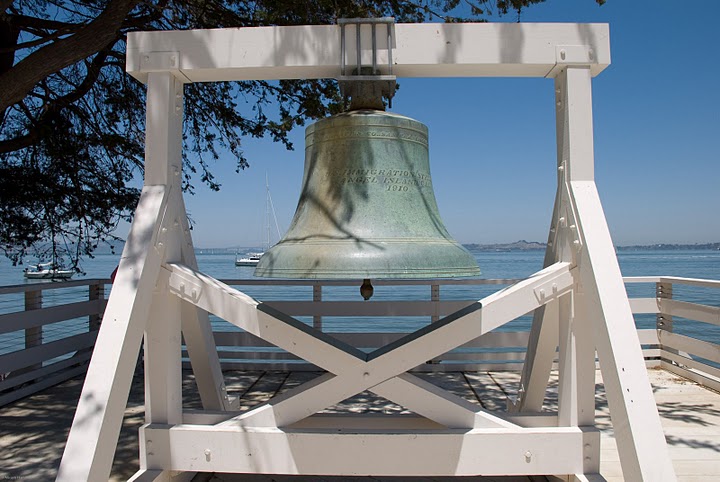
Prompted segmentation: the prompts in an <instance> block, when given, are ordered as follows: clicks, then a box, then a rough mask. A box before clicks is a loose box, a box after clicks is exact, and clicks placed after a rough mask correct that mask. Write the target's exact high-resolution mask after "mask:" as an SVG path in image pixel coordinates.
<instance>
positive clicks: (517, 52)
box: [127, 22, 610, 82]
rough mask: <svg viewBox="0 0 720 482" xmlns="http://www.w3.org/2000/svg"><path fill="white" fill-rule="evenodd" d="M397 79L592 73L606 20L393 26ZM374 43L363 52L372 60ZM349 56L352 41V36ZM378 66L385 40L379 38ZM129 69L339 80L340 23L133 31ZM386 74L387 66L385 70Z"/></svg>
mask: <svg viewBox="0 0 720 482" xmlns="http://www.w3.org/2000/svg"><path fill="white" fill-rule="evenodd" d="M394 29H395V33H394V38H395V45H394V46H393V53H392V61H393V74H394V75H396V76H398V77H498V76H500V77H549V76H554V75H555V73H556V72H557V68H558V66H562V65H574V64H584V65H589V66H591V71H592V74H593V75H597V74H599V73H600V72H601V71H602V70H603V69H604V68H605V67H607V66H608V65H609V63H610V44H609V28H608V26H607V25H606V24H573V23H499V22H498V23H424V24H396V25H395V26H394ZM370 45H371V42H370V41H369V39H367V41H364V42H363V49H365V47H364V46H368V48H367V49H366V50H364V51H363V56H364V57H363V58H364V59H365V57H367V58H366V59H365V60H364V61H368V62H369V61H370V49H369V46H370ZM348 48H349V52H348V53H349V58H355V50H354V49H355V44H354V42H348ZM378 49H379V52H378V65H379V66H380V68H381V70H382V69H385V66H386V65H387V55H386V52H387V39H386V38H385V37H384V36H383V35H379V36H378ZM127 71H128V72H129V73H130V74H131V75H133V76H134V77H136V78H137V79H139V80H141V81H143V82H145V81H146V79H147V76H148V74H149V73H152V72H173V73H174V75H176V76H177V78H178V79H180V80H181V81H186V82H210V81H230V80H272V79H300V78H305V79H313V78H337V77H338V76H339V75H340V27H339V26H337V25H305V26H284V27H245V28H227V29H213V30H189V31H164V32H130V33H129V34H128V48H127ZM383 73H387V72H383Z"/></svg>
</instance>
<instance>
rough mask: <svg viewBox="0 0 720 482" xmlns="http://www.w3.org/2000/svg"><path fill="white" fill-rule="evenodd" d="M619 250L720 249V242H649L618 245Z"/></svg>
mask: <svg viewBox="0 0 720 482" xmlns="http://www.w3.org/2000/svg"><path fill="white" fill-rule="evenodd" d="M617 249H618V250H619V251H648V250H662V251H667V250H678V251H680V250H688V249H701V250H705V249H709V250H712V251H720V243H696V244H664V243H661V244H647V245H637V246H618V247H617Z"/></svg>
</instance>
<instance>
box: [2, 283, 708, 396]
mask: <svg viewBox="0 0 720 482" xmlns="http://www.w3.org/2000/svg"><path fill="white" fill-rule="evenodd" d="M222 281H223V282H225V283H226V284H229V285H233V286H236V287H238V288H239V289H241V290H243V291H248V292H251V291H252V290H253V289H255V290H258V289H260V290H263V289H265V290H273V288H283V289H284V291H281V290H276V291H277V292H280V293H288V292H290V291H289V290H288V288H292V293H293V296H292V297H296V296H295V294H296V293H300V295H299V296H297V297H298V298H300V299H294V300H287V299H272V300H266V299H264V298H265V296H264V295H263V296H257V297H258V298H259V299H262V300H263V301H264V302H265V303H267V304H268V305H271V306H272V307H274V308H276V309H278V310H281V311H283V312H285V313H287V314H289V315H291V316H294V317H298V318H300V319H303V320H304V321H306V322H307V323H308V324H312V325H313V326H314V328H316V329H319V330H323V331H325V332H327V333H330V334H331V335H332V336H334V337H337V338H338V339H340V340H342V341H344V342H347V343H349V344H351V345H353V346H356V347H358V348H361V349H364V350H373V349H376V348H379V347H382V346H384V345H386V344H388V343H390V342H392V341H394V340H396V339H398V338H399V337H401V336H404V335H406V334H407V333H408V332H410V331H413V330H415V329H417V328H418V327H420V326H422V325H424V324H425V325H427V324H430V323H432V322H434V321H437V320H438V319H440V318H441V317H442V316H444V315H447V314H450V313H452V312H454V311H456V310H458V309H460V308H462V307H464V306H467V305H469V304H470V303H472V302H474V301H476V300H477V299H479V298H480V297H482V296H476V292H475V291H473V290H478V292H482V290H485V293H486V294H487V293H490V292H492V291H494V290H496V289H498V288H499V287H501V286H502V285H510V284H512V283H514V282H515V281H516V280H507V279H497V280H482V279H480V280H412V281H408V280H377V281H375V282H374V285H375V290H376V296H375V297H374V298H373V300H371V301H362V300H361V298H360V296H359V293H358V292H357V291H358V288H359V282H356V281H327V280H323V281H315V280H292V281H287V280H267V279H249V280H222ZM625 282H626V285H627V286H628V287H629V288H630V287H631V286H632V288H633V290H634V288H635V286H637V285H638V284H640V283H643V284H645V285H647V287H648V292H649V296H646V297H637V296H632V297H631V306H632V309H633V313H634V314H635V315H636V317H641V316H643V315H645V316H646V318H647V315H655V318H656V320H655V326H654V327H647V326H648V322H647V320H645V322H644V324H645V326H646V328H641V329H639V330H638V335H639V338H640V343H641V344H642V345H643V353H644V355H645V359H646V363H647V365H648V366H655V367H662V368H664V369H667V370H670V371H672V372H674V373H677V374H678V375H681V376H684V377H686V378H689V379H691V380H694V381H695V382H697V383H700V384H703V385H706V386H708V387H710V388H713V389H715V390H720V368H719V367H720V345H719V344H717V343H713V342H712V341H710V340H718V339H720V306H719V305H720V281H711V280H697V279H686V278H675V277H643V278H637V277H634V278H625ZM493 285H494V286H493ZM498 285H500V286H498ZM681 286H684V287H687V286H690V287H694V288H698V287H699V288H702V289H707V290H708V292H709V295H708V297H707V298H703V299H711V300H717V303H715V302H713V304H715V306H711V305H705V304H700V303H697V302H692V301H686V300H683V299H681V298H678V296H677V295H678V294H679V292H680V291H681V289H680V288H679V287H681ZM303 287H304V288H303ZM343 287H353V288H352V290H350V289H348V288H343ZM408 287H412V289H413V294H414V296H413V298H418V293H420V294H421V298H422V299H411V300H408V299H407V298H403V292H402V290H403V289H408ZM109 288H110V284H109V280H107V279H88V280H80V281H64V282H54V283H32V284H23V285H15V286H5V287H0V406H2V405H5V404H7V403H9V402H11V401H14V400H18V399H20V398H22V397H25V396H27V395H30V394H32V393H36V392H38V391H41V390H43V389H45V388H47V387H49V386H52V385H55V384H58V383H61V382H62V381H65V380H68V379H70V378H72V377H75V376H78V375H81V374H83V373H84V371H85V369H86V367H87V363H88V361H89V359H90V354H91V351H92V347H93V346H94V342H95V338H96V336H97V332H98V329H99V326H100V320H101V319H102V313H103V310H104V308H105V304H106V298H107V293H106V292H107V290H108V289H109ZM425 288H426V289H425ZM675 288H677V289H675ZM457 289H461V290H464V292H462V293H458V292H457V291H455V292H453V290H457ZM338 290H339V291H340V292H339V293H338V292H337V291H338ZM343 290H344V291H343ZM303 291H304V293H302V292H303ZM441 291H442V297H441ZM422 293H425V294H424V295H422ZM463 294H464V295H465V299H458V298H462V297H463V296H462V295H463ZM469 294H471V295H472V296H468V295H469ZM674 294H675V296H673V295H674ZM483 296H484V294H483ZM268 298H273V296H268ZM363 319H365V320H363ZM376 319H380V320H385V322H384V324H383V325H382V326H384V327H385V328H387V327H388V323H390V326H394V324H395V323H396V324H397V326H398V329H397V330H393V332H387V331H377V330H376V331H363V332H360V331H359V330H358V329H357V327H358V326H364V327H366V328H367V327H369V328H370V330H373V327H374V326H376V325H374V324H373V320H376ZM406 320H410V322H408V321H406ZM698 322H699V323H702V324H704V325H707V326H708V327H710V328H709V330H715V332H714V333H710V334H709V336H708V337H706V339H700V338H699V337H691V336H688V335H687V334H682V333H683V328H684V327H686V326H688V325H690V324H691V323H698ZM704 325H703V326H704ZM525 326H527V325H525ZM509 328H510V329H511V330H512V325H511V326H510V327H509ZM213 329H214V332H215V341H216V344H217V347H218V353H219V356H220V359H221V362H222V366H223V369H241V370H315V369H316V367H314V366H313V365H311V364H308V363H306V362H304V361H303V360H299V359H297V358H296V357H294V356H293V355H291V354H289V353H287V352H285V351H283V350H279V349H277V348H275V347H272V346H268V344H267V343H265V342H263V341H262V340H260V339H258V338H256V337H254V336H252V335H250V334H247V333H244V332H241V331H238V330H237V329H235V328H234V327H232V326H231V325H230V324H229V323H226V322H223V321H221V320H216V321H214V322H213ZM703 331H704V330H698V329H697V328H696V329H695V330H694V332H695V333H698V332H703ZM527 343H528V332H527V331H526V330H522V329H516V330H515V331H497V332H491V333H488V334H486V335H484V336H482V337H480V338H477V339H476V340H473V341H472V342H470V343H468V344H467V345H465V346H463V347H461V348H460V349H458V350H455V351H453V352H450V353H446V354H445V355H443V356H442V357H441V359H437V360H428V362H427V363H425V364H423V365H420V366H418V367H417V368H416V369H415V370H418V371H474V370H520V369H521V367H522V363H523V361H524V357H525V348H526V346H527ZM184 356H187V355H186V354H185V353H184ZM186 366H188V367H189V364H187V362H186Z"/></svg>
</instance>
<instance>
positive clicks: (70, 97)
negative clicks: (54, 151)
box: [0, 49, 110, 154]
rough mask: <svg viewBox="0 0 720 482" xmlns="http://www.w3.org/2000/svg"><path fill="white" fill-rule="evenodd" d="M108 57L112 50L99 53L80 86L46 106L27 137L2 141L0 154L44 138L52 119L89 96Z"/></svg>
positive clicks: (27, 145)
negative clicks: (68, 106)
mask: <svg viewBox="0 0 720 482" xmlns="http://www.w3.org/2000/svg"><path fill="white" fill-rule="evenodd" d="M108 55H110V49H105V50H103V51H101V52H99V53H98V54H97V55H96V56H95V58H94V59H93V61H92V62H91V63H90V65H89V66H88V70H87V75H86V76H85V78H84V79H83V81H82V82H81V83H80V85H78V86H77V87H76V88H75V90H73V91H72V92H70V93H68V94H66V95H64V96H62V97H58V98H57V99H55V100H54V101H52V102H50V103H48V104H46V105H45V110H44V112H43V114H42V115H41V116H40V118H39V119H38V120H37V122H35V124H34V127H33V128H32V129H29V130H28V132H27V133H26V134H25V135H23V136H18V137H14V138H12V139H8V140H3V141H0V154H4V153H7V152H14V151H17V150H20V149H24V148H26V147H30V146H31V145H32V144H33V143H35V142H36V141H37V140H38V139H39V138H40V137H41V136H42V133H43V131H44V130H45V129H46V128H47V126H48V124H49V123H50V122H51V120H52V118H53V117H54V116H55V115H57V113H58V112H59V111H60V109H62V108H63V107H65V106H67V105H69V104H72V103H73V102H75V101H77V100H78V99H80V98H81V97H82V96H84V95H85V94H87V93H88V92H89V91H90V89H92V87H93V85H94V84H95V82H96V81H97V79H98V77H99V76H100V71H101V70H102V68H103V66H104V65H105V60H106V59H107V57H108Z"/></svg>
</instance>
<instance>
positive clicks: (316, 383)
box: [164, 263, 575, 428]
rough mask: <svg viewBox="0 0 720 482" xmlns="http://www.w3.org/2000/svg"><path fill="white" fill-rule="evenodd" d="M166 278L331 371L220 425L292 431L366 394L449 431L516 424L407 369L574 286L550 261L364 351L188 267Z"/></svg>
mask: <svg viewBox="0 0 720 482" xmlns="http://www.w3.org/2000/svg"><path fill="white" fill-rule="evenodd" d="M164 276H165V279H166V282H167V284H168V288H169V290H170V292H171V293H174V294H175V295H177V296H179V297H181V298H182V299H184V300H186V301H188V302H190V303H192V304H194V305H196V306H198V307H199V308H202V309H203V310H205V311H207V312H209V313H213V314H215V315H217V316H219V317H220V318H223V319H225V320H227V321H229V322H230V323H232V324H234V325H235V326H238V327H239V328H242V329H243V330H245V331H247V332H249V333H251V334H253V335H256V336H258V337H259V338H262V339H263V340H265V341H267V342H269V343H271V344H273V345H275V346H277V347H280V348H282V349H284V350H287V351H288V352H290V353H293V354H295V355H297V356H299V357H300V358H303V359H305V360H307V361H308V362H310V363H313V364H315V365H317V366H318V367H320V368H323V369H325V370H327V372H328V373H327V374H324V375H321V376H319V377H317V378H316V379H314V380H312V381H310V382H307V383H305V384H303V385H300V386H298V387H295V388H293V389H291V390H288V391H287V392H285V393H283V394H281V395H280V396H277V397H275V398H273V399H272V400H271V401H270V402H268V403H266V404H263V405H261V406H260V407H257V408H255V409H252V410H250V411H249V412H246V413H244V414H242V415H240V416H238V417H235V418H233V419H230V420H227V421H225V422H223V423H222V425H225V426H232V425H237V426H244V427H247V426H255V427H257V426H269V427H283V426H287V425H290V424H292V423H294V422H297V421H299V420H302V419H303V418H305V417H308V416H310V415H312V414H314V413H317V412H319V411H320V410H323V409H324V408H326V407H329V406H332V405H334V404H336V403H339V402H341V401H342V400H345V399H347V398H349V397H351V396H353V395H356V394H358V393H360V392H363V391H365V390H368V389H369V390H371V391H373V392H374V393H376V394H378V395H380V396H382V397H385V398H386V399H388V400H392V401H394V402H396V403H398V404H400V405H402V406H403V407H405V408H407V409H409V410H411V411H413V412H415V413H417V414H418V415H422V416H424V417H427V418H429V419H431V420H434V421H435V422H437V423H440V424H442V425H445V426H447V427H449V428H480V427H516V425H514V424H512V423H510V422H508V421H506V420H504V419H502V418H499V417H497V416H496V415H493V414H491V413H489V412H487V411H485V410H483V409H481V408H479V407H478V406H477V405H475V404H472V403H470V402H469V401H467V400H465V399H463V398H461V397H457V396H455V395H452V394H450V393H448V392H446V391H444V390H442V389H440V388H438V387H437V386H435V385H433V384H431V383H429V382H426V381H424V380H422V379H420V378H418V377H416V376H414V375H411V374H409V373H407V372H408V370H411V369H412V368H414V367H416V366H418V365H420V364H422V363H424V362H425V361H426V360H428V359H431V358H433V357H436V356H440V355H442V354H444V353H446V352H448V351H450V350H452V349H454V348H456V347H458V346H460V345H462V344H464V343H467V342H469V341H471V340H473V339H475V338H477V337H479V336H481V335H483V334H484V333H487V332H489V331H491V330H493V329H495V328H497V327H499V326H501V325H503V324H505V323H507V322H509V321H511V320H513V319H515V318H517V317H519V316H522V315H524V314H526V313H528V312H530V311H532V310H534V309H536V308H538V307H540V306H543V305H544V304H545V303H547V302H548V301H550V300H552V299H555V298H556V297H558V296H560V295H562V294H564V293H567V292H568V291H570V290H571V289H572V287H573V285H574V283H575V281H574V279H573V278H574V276H573V270H572V269H571V264H570V263H556V264H553V265H552V266H549V267H547V268H545V269H543V270H542V271H540V272H538V273H536V274H535V275H533V276H531V277H529V278H528V279H526V280H523V281H521V282H519V283H516V284H514V285H512V286H510V287H508V288H505V289H504V290H501V291H499V292H497V293H494V294H492V295H490V296H488V297H486V298H484V299H482V300H480V301H478V302H476V303H473V304H472V305H470V306H468V307H466V308H464V309H462V310H459V311H457V312H455V313H453V314H451V315H449V316H447V317H445V318H443V319H442V320H439V321H438V322H435V323H433V324H431V325H428V326H426V327H424V328H422V329H420V330H418V331H416V332H414V333H411V334H409V335H406V336H405V337H403V338H401V339H399V340H397V341H395V342H393V343H391V344H389V345H386V346H384V347H382V348H379V349H377V350H375V351H374V352H372V353H369V354H366V353H364V352H362V351H361V350H358V349H356V348H354V347H352V346H350V345H347V344H345V343H342V342H340V341H338V340H336V339H334V338H333V337H331V336H330V335H327V334H325V333H322V332H319V331H316V330H314V329H312V328H310V327H309V326H307V325H306V324H304V323H302V322H300V321H298V320H296V319H294V318H292V317H290V316H288V315H286V314H284V313H282V312H279V311H277V310H275V309H273V308H271V307H270V306H268V305H266V304H263V303H259V302H257V301H256V300H254V299H252V298H251V297H249V296H247V295H245V294H244V293H242V292H240V291H238V290H236V289H233V288H231V287H229V286H228V285H225V284H223V283H221V282H219V281H217V280H215V279H213V278H211V277H209V276H207V275H204V274H202V273H200V272H198V271H196V270H193V269H191V268H189V267H187V266H184V265H180V264H168V265H166V269H165V270H164Z"/></svg>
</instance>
